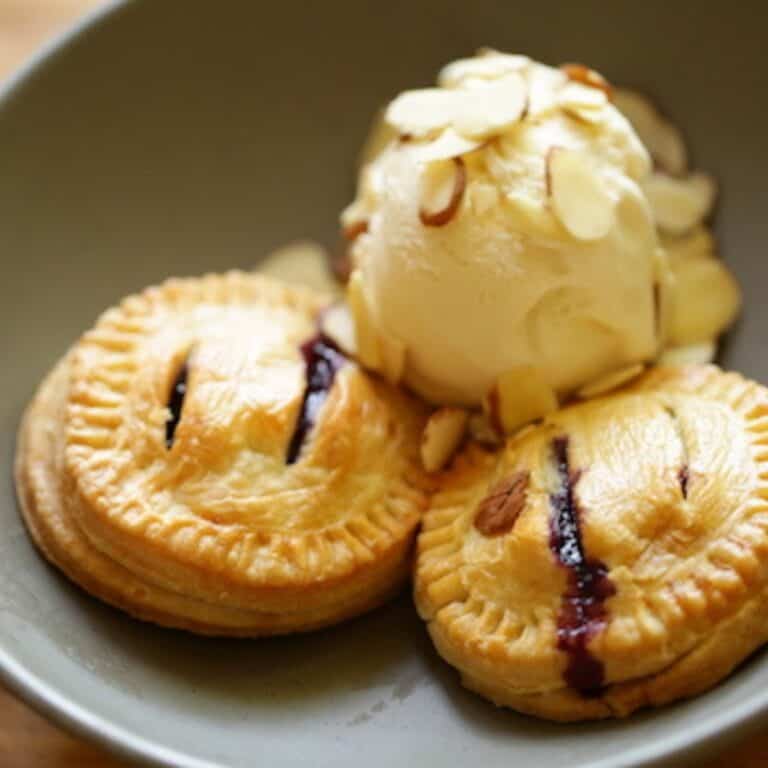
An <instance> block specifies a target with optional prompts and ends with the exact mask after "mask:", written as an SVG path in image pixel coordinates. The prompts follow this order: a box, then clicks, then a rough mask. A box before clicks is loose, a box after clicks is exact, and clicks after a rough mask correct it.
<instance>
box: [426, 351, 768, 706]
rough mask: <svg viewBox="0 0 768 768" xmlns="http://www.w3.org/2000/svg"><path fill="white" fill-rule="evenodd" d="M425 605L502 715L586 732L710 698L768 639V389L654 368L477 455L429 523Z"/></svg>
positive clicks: (451, 480) (442, 646)
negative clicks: (652, 709) (588, 723)
mask: <svg viewBox="0 0 768 768" xmlns="http://www.w3.org/2000/svg"><path fill="white" fill-rule="evenodd" d="M415 595H416V602H417V605H418V609H419V612H420V614H421V616H422V617H423V618H424V619H425V620H426V621H427V622H428V626H429V632H430V634H431V636H432V639H433V640H434V642H435V645H436V646H437V649H438V651H439V652H440V654H441V655H442V656H443V657H444V658H445V659H446V660H447V661H448V662H449V663H450V664H452V665H454V666H455V667H457V668H458V669H459V670H460V672H461V675H462V679H463V682H464V684H465V685H466V686H467V687H468V688H471V689H472V690H474V691H477V692H478V693H480V694H482V695H483V696H486V697H487V698H489V699H491V700H492V701H494V702H495V703H496V704H498V705H503V706H509V707H512V708H514V709H517V710H519V711H521V712H526V713H530V714H534V715H538V716H541V717H546V718H550V719H553V720H582V719H590V718H604V717H611V716H623V715H627V714H629V713H630V712H632V711H633V710H636V709H638V708H640V707H644V706H649V705H660V704H664V703H667V702H670V701H673V700H675V699H679V698H682V697H687V696H691V695H693V694H696V693H699V692H701V691H703V690H705V689H707V688H709V687H711V686H713V685H714V684H715V683H717V682H718V681H719V680H721V679H722V678H723V677H725V676H726V675H727V674H728V673H730V672H731V670H733V669H734V667H735V666H736V665H737V664H739V662H741V661H742V660H743V659H744V658H745V657H746V656H748V655H749V654H750V653H751V652H752V651H754V650H755V649H756V648H758V647H759V646H760V645H762V644H763V643H764V642H766V640H768V621H766V616H768V391H766V390H765V389H763V388H762V387H760V386H758V385H757V384H754V383H752V382H750V381H746V380H745V379H743V378H742V377H740V376H739V375H737V374H733V373H727V374H726V373H723V372H721V371H720V370H719V369H717V368H714V367H711V366H701V367H690V368H676V369H673V368H668V369H656V370H654V371H652V372H650V373H649V374H647V375H645V376H644V377H642V378H641V379H639V380H637V382H636V383H635V384H633V385H632V386H630V387H628V388H626V389H624V390H620V391H619V392H616V393H614V394H611V395H609V396H605V397H603V398H599V399H596V400H593V401H589V402H586V403H581V404H577V405H574V406H572V407H570V408H566V409H564V410H562V411H559V412H557V413H554V414H552V415H550V416H548V417H547V418H546V419H545V420H544V421H543V422H542V423H541V424H539V425H537V426H534V427H531V428H529V429H527V430H525V431H524V432H522V433H520V434H519V435H518V436H516V437H515V438H512V439H510V440H509V441H508V442H507V444H506V445H505V447H504V448H503V449H502V450H501V451H500V452H499V453H488V452H486V451H483V450H482V449H481V448H479V447H477V446H470V447H469V448H468V449H467V450H466V452H465V453H464V454H463V456H462V457H460V458H459V459H458V460H457V462H456V464H455V466H454V468H453V469H452V470H451V471H450V472H449V473H446V475H445V479H444V483H443V487H442V489H441V491H440V492H439V493H438V494H437V495H436V496H435V498H434V499H433V502H432V505H431V507H430V509H429V511H428V512H427V513H426V516H425V520H424V523H423V529H422V533H421V534H420V537H419V544H418V556H417V567H416V585H415Z"/></svg>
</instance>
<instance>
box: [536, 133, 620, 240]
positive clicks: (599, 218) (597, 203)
mask: <svg viewBox="0 0 768 768" xmlns="http://www.w3.org/2000/svg"><path fill="white" fill-rule="evenodd" d="M546 171H547V191H548V193H549V195H550V198H551V200H552V209H553V211H554V212H555V215H556V216H557V218H558V219H559V220H560V221H561V223H562V224H563V226H564V227H565V228H566V229H567V230H568V231H569V232H570V233H571V234H572V235H573V236H574V237H575V238H577V239H578V240H588V241H589V240H599V239H600V238H602V237H605V236H606V235H607V234H608V233H609V232H610V231H611V228H612V227H613V223H614V209H615V202H614V200H613V198H612V197H611V194H610V192H609V191H608V189H607V187H606V185H605V183H604V182H603V181H602V179H601V178H600V176H599V174H598V172H597V171H596V170H595V169H594V168H593V167H592V166H591V164H590V162H589V159H588V158H587V157H585V156H584V155H582V154H581V153H579V152H576V151H574V150H570V149H564V148H562V147H553V148H552V149H550V151H549V154H548V155H547V168H546Z"/></svg>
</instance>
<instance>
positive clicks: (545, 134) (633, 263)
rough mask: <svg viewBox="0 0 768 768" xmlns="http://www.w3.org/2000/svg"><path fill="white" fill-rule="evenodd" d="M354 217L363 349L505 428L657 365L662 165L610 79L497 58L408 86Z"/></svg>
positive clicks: (374, 156)
mask: <svg viewBox="0 0 768 768" xmlns="http://www.w3.org/2000/svg"><path fill="white" fill-rule="evenodd" d="M385 121H386V127H385V129H384V130H383V131H382V130H379V131H378V132H377V137H378V138H377V141H376V142H374V144H375V145H376V146H375V147H374V149H373V150H372V151H371V150H370V147H369V162H368V163H367V164H366V165H365V166H364V168H363V169H362V171H361V179H360V184H359V188H358V196H357V199H356V200H355V202H354V203H353V204H352V205H350V206H349V207H348V208H347V209H346V210H345V211H344V213H343V215H342V224H343V226H344V229H345V231H346V232H347V233H348V235H349V237H350V238H351V239H354V242H353V245H352V251H351V252H352V260H353V266H354V272H353V274H352V278H351V280H350V284H349V289H348V290H349V301H350V305H351V308H352V311H353V315H354V319H355V324H356V329H357V343H358V354H359V356H360V358H361V360H362V362H363V363H365V364H366V365H368V366H370V367H372V368H374V369H378V370H380V371H382V372H383V373H384V374H385V375H386V376H387V377H388V378H390V379H391V380H393V381H399V380H402V381H404V382H405V383H406V384H407V385H408V386H409V387H411V388H412V389H413V390H415V391H416V392H418V393H420V394H421V395H422V396H424V397H425V398H427V399H429V400H431V401H433V402H435V403H441V404H458V405H467V406H476V405H479V404H480V403H482V402H485V403H486V405H487V404H488V403H489V402H492V401H493V400H494V398H496V399H497V400H498V397H499V396H501V397H502V399H503V400H504V402H502V404H501V421H502V426H504V427H506V428H514V426H517V425H519V424H520V423H524V422H525V421H527V420H530V419H532V418H536V417H537V416H540V415H542V414H543V413H545V412H547V411H548V410H552V409H554V408H555V407H557V403H558V400H560V399H562V398H564V397H565V396H567V395H570V394H572V393H575V392H577V391H578V390H580V389H582V388H583V387H585V386H588V385H589V384H590V383H591V382H595V381H596V380H599V379H600V378H601V377H606V376H608V377H613V378H614V379H620V378H621V376H622V373H621V372H622V371H624V370H627V371H631V370H634V369H638V368H639V366H640V364H643V363H648V362H651V361H653V360H654V359H656V358H657V356H658V355H659V353H660V352H661V350H662V348H663V347H664V344H665V335H666V333H667V325H668V320H667V319H666V318H668V317H670V316H671V315H672V314H673V313H672V310H671V309H670V307H671V306H672V302H673V294H674V276H673V273H672V270H671V268H670V265H669V262H668V259H667V256H666V250H665V248H663V247H662V245H661V244H660V240H659V237H658V234H657V226H656V221H655V218H654V213H653V211H652V208H651V206H650V205H649V202H648V199H647V196H646V194H645V193H644V191H643V189H642V183H643V182H644V181H645V180H646V179H647V178H648V177H649V175H650V173H651V159H650V156H649V153H648V151H647V150H646V148H645V147H644V145H643V144H642V143H641V141H640V140H639V138H638V136H637V134H636V133H635V131H634V130H633V129H632V127H631V125H630V123H629V122H628V121H627V119H626V118H625V117H624V116H623V115H622V114H621V113H620V112H619V111H618V110H617V109H616V108H615V107H614V106H613V104H612V103H611V100H610V86H609V85H608V84H607V83H606V81H605V80H604V79H603V78H602V77H601V76H600V75H598V74H597V73H595V72H593V71H592V70H588V69H586V68H585V67H581V66H578V65H571V66H566V67H562V68H560V69H554V68H550V67H546V66H543V65H541V64H537V63H535V62H533V61H531V60H530V59H528V58H526V57H523V56H508V55H503V54H498V53H495V52H485V53H483V54H481V55H479V56H477V57H475V58H473V59H466V60H462V61H458V62H455V63H453V64H450V65H449V66H448V67H446V68H445V69H444V70H443V71H442V73H441V75H440V87H438V88H429V89H423V90H418V91H408V92H406V93H403V94H401V95H400V96H398V97H397V98H396V99H395V100H394V101H393V102H392V103H391V104H390V105H389V107H388V108H387V110H386V113H385Z"/></svg>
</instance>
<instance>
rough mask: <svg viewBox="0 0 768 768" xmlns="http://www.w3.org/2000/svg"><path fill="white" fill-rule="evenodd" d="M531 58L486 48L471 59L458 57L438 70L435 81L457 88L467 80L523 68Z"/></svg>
mask: <svg viewBox="0 0 768 768" xmlns="http://www.w3.org/2000/svg"><path fill="white" fill-rule="evenodd" d="M530 63H531V60H530V59H529V58H528V57H527V56H517V55H511V54H506V53H499V52H498V51H492V50H486V51H483V52H482V53H481V54H480V55H478V56H475V57H473V58H471V59H459V60H458V61H453V62H451V63H450V64H448V65H446V66H445V67H443V68H442V69H441V70H440V74H439V75H438V78H437V81H438V83H440V85H441V86H443V88H458V87H459V86H461V85H463V84H464V83H465V82H466V81H469V80H495V79H496V78H499V77H503V76H504V75H507V74H509V73H510V72H519V71H520V70H521V69H525V67H527V66H528V65H529V64H530Z"/></svg>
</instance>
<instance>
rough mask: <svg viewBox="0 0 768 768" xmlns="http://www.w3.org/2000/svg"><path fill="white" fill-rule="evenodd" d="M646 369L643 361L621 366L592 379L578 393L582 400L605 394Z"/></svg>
mask: <svg viewBox="0 0 768 768" xmlns="http://www.w3.org/2000/svg"><path fill="white" fill-rule="evenodd" d="M644 370H645V365H644V364H643V363H635V364H634V365H628V366H626V367H625V368H620V369H619V370H617V371H611V373H608V374H606V375H605V376H601V377H600V378H598V379H596V380H595V381H591V382H590V383H589V384H587V385H586V386H584V387H582V388H581V389H580V390H579V391H578V392H577V393H576V394H577V397H580V398H581V399H582V400H588V399H590V398H592V397H597V396H598V395H604V394H605V393H606V392H611V391H612V390H614V389H618V388H619V387H621V386H623V385H624V384H627V383H628V382H630V381H632V379H636V378H637V377H638V376H639V375H640V374H641V373H642V372H643V371H644Z"/></svg>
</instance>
